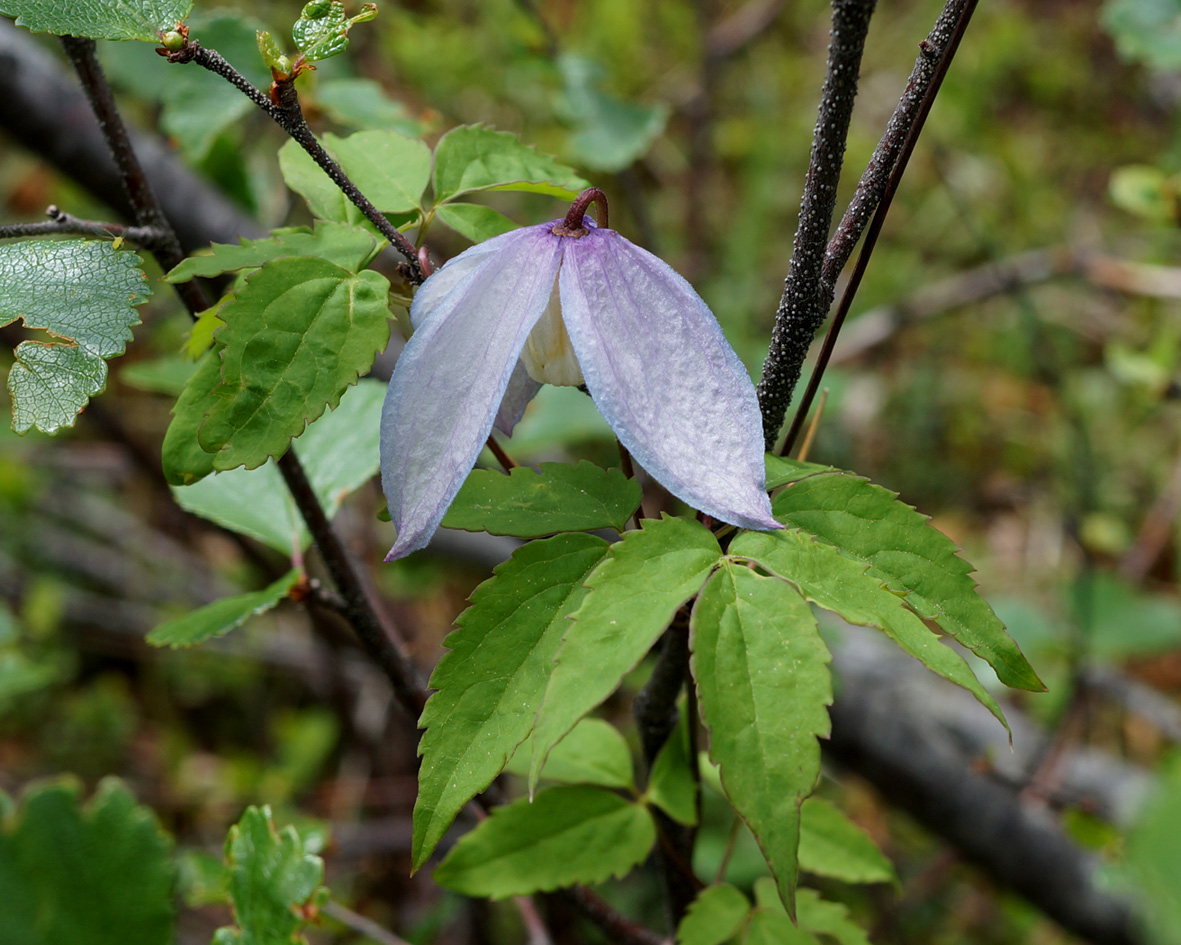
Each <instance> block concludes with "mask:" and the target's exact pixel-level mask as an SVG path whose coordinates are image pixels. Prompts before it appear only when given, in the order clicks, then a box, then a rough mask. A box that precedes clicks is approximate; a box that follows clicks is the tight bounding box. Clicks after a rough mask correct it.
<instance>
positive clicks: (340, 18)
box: [291, 0, 377, 62]
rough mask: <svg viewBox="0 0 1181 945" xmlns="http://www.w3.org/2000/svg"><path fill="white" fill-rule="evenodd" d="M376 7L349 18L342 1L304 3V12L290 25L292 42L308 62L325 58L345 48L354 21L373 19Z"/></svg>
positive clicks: (315, 0)
mask: <svg viewBox="0 0 1181 945" xmlns="http://www.w3.org/2000/svg"><path fill="white" fill-rule="evenodd" d="M366 6H367V7H373V4H366ZM376 15H377V10H376V9H373V10H372V11H366V10H364V8H363V11H362V13H361V14H359V15H358V16H355V17H353V18H352V19H349V18H348V17H347V16H345V12H344V4H342V3H340V2H338V0H331V2H329V0H313V2H311V3H308V4H305V5H304V8H303V12H302V13H301V14H300V17H299V19H298V20H297V21H296V22H295V25H293V26H292V27H291V36H292V38H293V39H294V40H295V45H296V46H298V47H299V48H300V50H301V51H302V52H303V55H304V58H305V59H306V60H307V61H308V62H318V61H319V60H321V59H328V58H330V57H332V56H335V55H338V54H339V53H342V52H344V51H345V50H346V49H348V46H349V29H350V28H351V27H352V26H353V24H354V23H363V22H365V21H367V20H371V19H373V18H374V17H375V16H376Z"/></svg>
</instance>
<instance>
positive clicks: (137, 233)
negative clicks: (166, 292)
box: [0, 205, 168, 250]
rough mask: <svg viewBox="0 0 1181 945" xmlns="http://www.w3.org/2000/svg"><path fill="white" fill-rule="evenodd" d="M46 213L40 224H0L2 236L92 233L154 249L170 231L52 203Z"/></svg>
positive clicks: (78, 234)
mask: <svg viewBox="0 0 1181 945" xmlns="http://www.w3.org/2000/svg"><path fill="white" fill-rule="evenodd" d="M45 215H46V216H47V217H49V219H48V220H44V221H42V222H39V223H10V224H8V225H7V226H0V239H5V240H6V239H14V238H16V237H30V236H67V235H72V236H89V237H92V238H94V239H107V240H110V239H124V240H126V241H127V242H128V243H134V244H135V245H136V246H140V247H142V248H143V249H148V250H152V249H155V248H157V247H159V246H162V245H164V243H165V241H166V240H167V238H168V234H167V233H166V232H165V231H164V230H161V229H158V228H156V227H151V226H124V225H123V224H122V223H103V222H100V221H98V220H82V219H79V218H78V217H76V216H74V215H73V214H70V213H66V212H65V211H64V210H59V209H58V208H57V207H54V206H52V205H51V206H50V207H48V208H47V209H46V211H45Z"/></svg>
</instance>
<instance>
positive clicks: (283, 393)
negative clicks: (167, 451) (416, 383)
mask: <svg viewBox="0 0 1181 945" xmlns="http://www.w3.org/2000/svg"><path fill="white" fill-rule="evenodd" d="M388 292H389V283H388V282H387V281H386V279H385V277H384V276H381V275H378V274H377V273H376V272H372V271H370V270H366V271H365V272H362V273H359V274H356V275H354V274H353V273H350V272H347V271H346V270H344V269H341V268H340V267H339V266H335V265H333V264H332V263H330V262H328V261H326V260H323V259H315V258H308V257H292V258H287V259H277V260H275V261H274V262H270V263H267V264H266V265H265V266H263V267H262V268H261V269H259V270H258V271H257V272H256V273H254V274H253V275H251V276H250V277H248V278H247V280H246V285H245V287H244V288H243V289H241V290H240V291H239V292H238V293H237V294H236V295H235V296H234V298H232V299H231V300H230V301H229V302H227V303H226V304H225V305H224V306H223V307H222V310H221V318H222V319H223V320H224V321H225V323H226V325H225V327H224V328H222V329H219V330H218V332H217V341H218V342H219V343H220V344H221V345H222V348H221V378H222V382H221V384H219V385H218V386H217V387H216V388H214V391H213V405H212V407H211V408H210V410H209V415H208V416H207V417H206V418H205V422H204V423H203V424H202V425H201V428H200V430H199V431H198V433H197V440H198V442H199V443H200V444H201V448H202V449H203V450H205V451H206V452H209V453H214V454H215V455H214V457H213V466H214V468H215V469H233V468H234V467H236V466H243V465H244V466H246V468H247V469H253V468H255V467H256V466H261V465H262V464H263V463H264V462H266V460H267V458H268V457H272V456H282V455H283V453H285V452H286V451H287V446H288V444H289V443H290V441H291V438H292V437H295V436H298V435H299V434H300V433H302V432H303V428H304V425H305V424H306V423H308V422H310V421H312V420H315V419H316V418H317V417H319V416H320V415H321V414H322V413H323V412H324V408H325V407H335V406H336V405H337V403H338V402H339V401H340V396H341V394H343V393H344V391H345V389H346V388H348V387H349V386H350V385H352V384H355V383H356V380H357V377H358V375H360V374H362V373H364V372H365V371H367V370H369V367H370V366H371V365H372V364H373V358H374V356H375V355H376V354H377V352H378V351H380V350H381V349H382V348H384V347H385V345H386V343H387V342H388V341H389V332H390V326H389V317H390V311H389V306H388V305H387V303H386V295H387V293H388Z"/></svg>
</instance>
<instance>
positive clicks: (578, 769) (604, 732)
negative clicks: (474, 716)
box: [505, 549, 636, 791]
mask: <svg viewBox="0 0 1181 945" xmlns="http://www.w3.org/2000/svg"><path fill="white" fill-rule="evenodd" d="M605 550H606V549H604V551H605ZM530 754H531V751H530V746H529V742H528V741H525V742H524V743H522V745H521V748H520V750H518V751H517V753H516V754H514V755H513V758H512V760H511V761H510V762H509V763H508V765H506V766H505V770H506V771H508V772H510V773H511V774H518V775H522V776H526V775H528V774H529V756H530ZM541 777H542V779H543V780H545V781H555V782H557V783H558V784H595V785H598V786H599V787H608V788H620V789H621V790H625V791H634V790H635V786H636V779H635V770H634V768H633V766H632V756H631V749H629V748H628V747H627V740H626V739H625V738H624V737H623V735H622V734H620V731H619V729H617V728H616V727H615V726H614V725H612V724H611V723H610V722H605V721H603V720H602V719H594V718H588V719H583V720H582V721H581V722H579V723H578V724H577V725H575V726H574V728H572V729H571V730H570V734H569V735H567V736H566V737H565V738H563V739H562V740H561V741H560V742H558V744H557V745H555V746H554V749H553V751H551V752H550V753H549V758H547V759H546V762H545V767H544V768H542V770H541Z"/></svg>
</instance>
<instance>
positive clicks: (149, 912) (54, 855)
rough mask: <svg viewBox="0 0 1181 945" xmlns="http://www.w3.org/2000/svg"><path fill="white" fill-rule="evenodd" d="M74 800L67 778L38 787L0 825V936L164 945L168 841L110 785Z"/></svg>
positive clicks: (41, 941)
mask: <svg viewBox="0 0 1181 945" xmlns="http://www.w3.org/2000/svg"><path fill="white" fill-rule="evenodd" d="M80 795H81V785H79V784H78V782H77V781H75V780H74V779H72V778H67V779H56V780H53V781H48V782H41V783H39V784H36V785H33V786H30V787H29V788H27V789H26V790H25V792H24V795H23V796H22V798H21V800H20V803H19V805H17V806H16V807H15V809H12V810H10V811H9V812H8V813H7V814H5V815H4V817H3V820H2V821H0V915H2V916H3V917H4V918H3V923H4V931H3V933H0V938H2V939H3V940H4V941H5V942H13V943H20V945H60V943H63V942H79V943H81V942H85V943H86V945H128V943H132V942H134V943H135V945H169V943H171V942H172V934H173V929H172V924H173V905H172V886H173V882H174V878H175V870H174V867H173V863H172V841H171V840H170V839H169V838H168V836H167V835H166V834H165V833H164V832H163V831H161V829H160V825H159V824H158V823H157V821H156V817H155V815H154V814H153V813H152V811H151V810H149V809H148V808H146V807H141V806H138V805H137V804H136V803H135V798H134V797H132V795H131V793H130V792H129V791H128V790H127V788H126V787H124V786H123V785H122V784H121V783H120V782H119V781H117V780H115V779H114V778H108V779H106V780H104V781H102V782H101V783H100V784H99V786H98V789H97V790H96V791H95V793H94V797H93V798H92V799H91V800H90V801H89V802H88V803H87V804H86V805H85V806H80V805H79V797H80ZM0 813H3V805H0Z"/></svg>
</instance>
